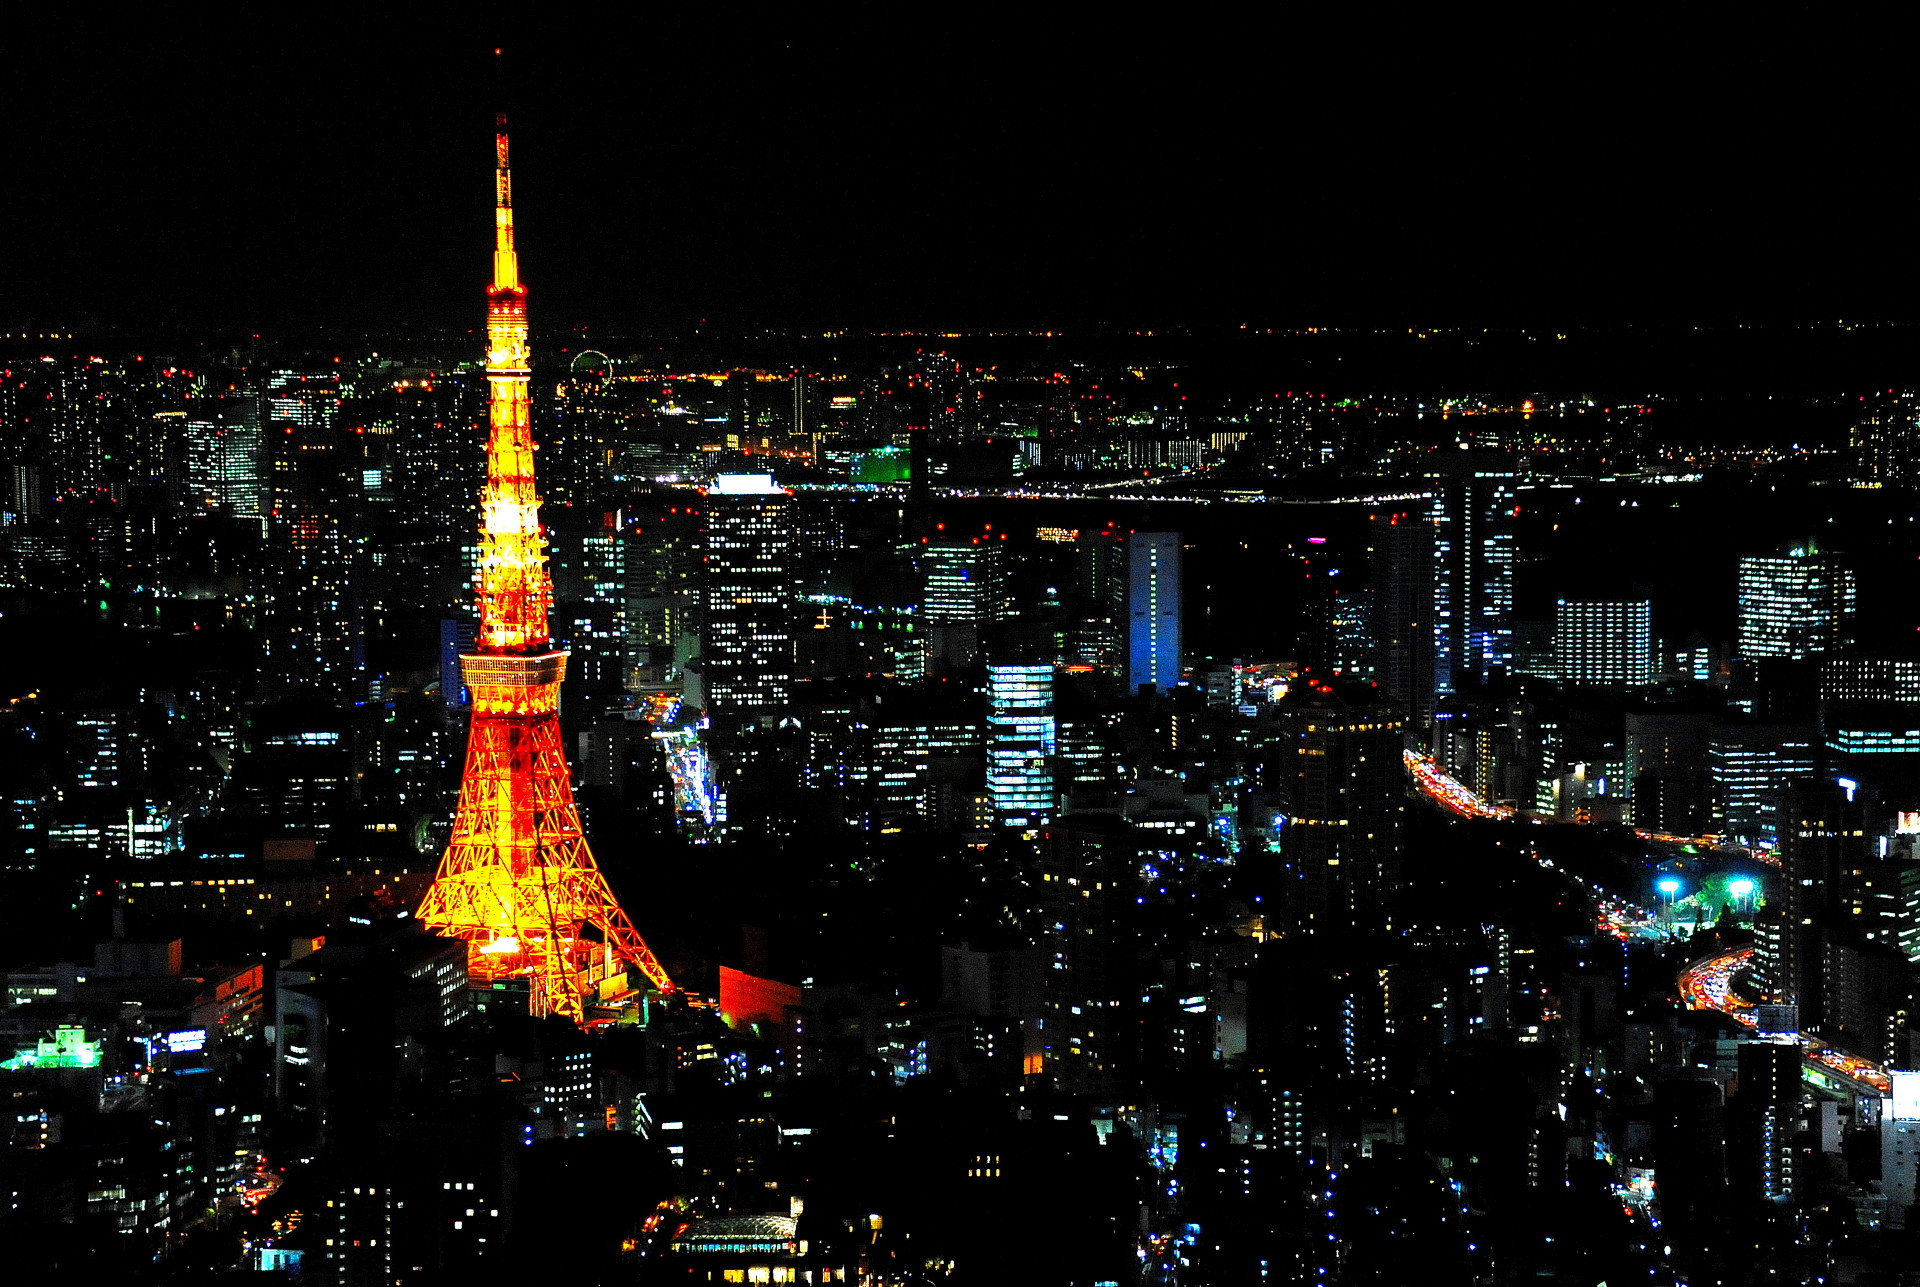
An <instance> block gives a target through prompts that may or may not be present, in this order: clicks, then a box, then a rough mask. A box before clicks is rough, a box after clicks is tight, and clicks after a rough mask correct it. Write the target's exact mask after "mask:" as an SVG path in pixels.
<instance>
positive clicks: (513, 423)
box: [419, 117, 673, 1022]
mask: <svg viewBox="0 0 1920 1287" xmlns="http://www.w3.org/2000/svg"><path fill="white" fill-rule="evenodd" d="M494 147H495V151H496V157H497V159H496V169H495V176H496V177H495V202H494V248H493V285H492V287H491V288H490V289H489V290H488V292H487V386H488V389H489V394H490V401H489V410H488V417H487V419H488V427H487V486H486V490H485V491H484V492H483V493H482V494H481V499H480V575H479V610H480V626H479V630H478V632H477V635H476V639H475V645H474V652H473V655H472V656H462V657H461V658H460V668H461V673H462V674H463V675H464V676H465V677H466V681H467V687H468V688H469V689H470V690H471V691H472V694H473V725H472V728H471V730H470V731H469V733H468V735H467V762H466V769H465V771H464V772H463V773H462V775H461V778H460V804H459V808H458V810H457V812H456V813H455V815H454V820H453V837H452V840H451V841H450V842H449V843H448V845H447V852H446V854H445V856H444V857H442V858H441V860H440V869H439V871H438V872H436V873H435V875H434V879H433V886H432V888H430V889H429V890H428V891H427V896H426V898H425V900H423V901H422V902H421V904H420V911H419V917H420V922H421V924H423V925H424V926H426V927H427V928H428V929H430V930H432V931H433V932H435V933H437V934H443V935H446V936H447V937H449V938H460V939H465V940H466V941H467V944H468V950H467V968H468V972H469V974H470V976H471V977H472V979H473V980H474V981H475V982H491V981H494V980H499V979H508V978H525V979H526V980H527V983H528V992H529V996H528V1006H529V1008H530V1009H531V1010H532V1011H533V1013H535V1014H560V1015H565V1016H567V1017H568V1018H570V1019H573V1020H574V1021H576V1022H579V1021H580V1020H582V1019H583V1018H584V1015H585V1004H586V998H587V997H589V996H596V997H598V998H600V999H603V1000H613V999H616V998H618V997H619V996H623V995H627V994H628V992H629V989H628V987H627V985H626V977H627V971H628V970H629V968H631V969H635V970H638V971H639V972H640V973H641V974H643V975H645V976H646V978H647V980H648V981H649V982H650V983H651V984H652V985H653V986H654V987H656V988H658V989H659V990H661V991H662V992H670V991H672V990H673V983H672V981H671V980H670V979H668V978H667V974H666V971H665V970H663V969H662V968H661V967H660V963H659V962H658V961H657V960H655V959H654V955H653V953H652V952H650V951H648V950H647V945H646V943H645V942H643V941H642V940H641V938H640V935H639V933H638V931H636V930H635V929H634V928H633V924H632V922H630V921H629V920H628V919H627V916H626V913H625V912H623V911H621V910H620V905H619V903H617V902H615V901H614V897H613V891H612V890H611V889H609V888H608V887H607V881H606V877H605V876H603V875H601V873H600V868H599V867H598V865H596V864H595V862H594V860H593V852H592V851H591V850H590V849H588V848H587V839H586V836H585V835H583V834H582V832H581V828H580V810H579V808H578V806H577V805H575V803H574V800H573V786H572V783H571V782H570V781H569V777H568V770H567V760H566V754H565V751H564V750H563V749H562V745H561V739H560V681H561V679H562V678H563V676H564V675H565V673H566V667H567V654H566V653H565V652H562V651H559V650H557V649H555V648H554V647H553V646H552V639H551V637H550V636H549V635H548V633H547V608H548V606H549V604H550V603H551V602H552V599H553V582H552V579H551V578H550V577H549V575H548V573H547V560H546V537H545V535H544V534H543V532H542V530H541V527H540V510H539V506H540V502H539V497H538V495H537V494H536V492H535V490H534V479H533V432H532V428H531V425H530V422H529V415H528V409H529V402H528V394H527V389H528V380H529V377H530V374H531V367H530V365H529V363H528V360H527V356H528V355H527V300H526V289H525V288H524V287H522V286H521V285H520V265H519V261H518V258H517V257H516V255H515V253H514V248H513V199H512V196H513V194H512V186H511V180H510V177H509V172H508V169H507V130H506V118H505V117H501V118H500V119H499V121H498V122H497V129H496V132H495V135H494Z"/></svg>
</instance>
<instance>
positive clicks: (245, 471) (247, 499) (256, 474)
mask: <svg viewBox="0 0 1920 1287" xmlns="http://www.w3.org/2000/svg"><path fill="white" fill-rule="evenodd" d="M190 405H191V408H192V409H191V411H189V413H188V415H187V419H186V434H187V485H188V494H189V495H190V496H191V497H192V498H193V500H194V501H195V502H197V503H201V504H207V505H213V506H217V507H219V508H220V509H223V510H225V511H227V512H228V513H231V514H237V515H240V516H243V517H250V518H261V517H264V516H265V515H266V513H267V509H268V496H267V489H266V487H265V485H264V483H265V479H266V473H267V470H266V460H265V446H266V444H265V437H264V435H263V434H262V432H261V428H260V400H259V399H258V398H256V397H253V396H252V395H250V394H239V393H236V394H233V395H231V396H228V397H224V398H217V399H215V398H209V399H200V400H196V401H195V402H193V403H192V404H190Z"/></svg>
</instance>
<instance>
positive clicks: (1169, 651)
mask: <svg viewBox="0 0 1920 1287" xmlns="http://www.w3.org/2000/svg"><path fill="white" fill-rule="evenodd" d="M1179 682H1180V534H1179V533H1178V532H1135V533H1134V534H1133V535H1132V536H1131V537H1129V538H1128V539H1127V691H1128V692H1130V693H1137V692H1139V691H1140V690H1141V688H1143V687H1148V686H1150V687H1152V689H1153V690H1154V691H1155V692H1157V693H1166V692H1169V691H1171V690H1172V689H1173V687H1174V685H1176V684H1178V683H1179Z"/></svg>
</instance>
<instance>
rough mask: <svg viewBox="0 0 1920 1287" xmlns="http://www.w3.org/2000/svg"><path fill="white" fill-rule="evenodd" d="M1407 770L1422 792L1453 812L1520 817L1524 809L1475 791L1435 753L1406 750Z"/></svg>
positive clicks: (1488, 816) (1478, 816) (1472, 815)
mask: <svg viewBox="0 0 1920 1287" xmlns="http://www.w3.org/2000/svg"><path fill="white" fill-rule="evenodd" d="M1403 758H1404V759H1405V760H1406V764H1407V772H1409V773H1411V774H1412V775H1413V784H1414V785H1415V786H1416V787H1418V788H1419V789H1420V793H1421V794H1422V795H1424V796H1426V797H1427V798H1428V799H1429V800H1432V801H1433V802H1434V803H1435V804H1438V805H1439V806H1440V807H1441V808H1443V809H1445V810H1447V811H1448V812H1449V813H1455V814H1458V815H1459V816H1460V817H1462V818H1517V817H1519V816H1520V811H1519V810H1518V809H1516V808H1514V807H1513V806H1512V805H1510V804H1495V803H1493V802H1492V801H1490V800H1483V799H1481V798H1480V797H1479V796H1478V795H1476V794H1474V791H1473V789H1472V788H1471V787H1469V786H1467V785H1466V784H1465V783H1463V782H1461V781H1460V780H1459V779H1458V778H1455V777H1453V776H1452V775H1450V774H1449V773H1448V772H1447V771H1446V770H1445V769H1443V768H1441V767H1440V766H1439V765H1438V764H1436V763H1434V760H1433V757H1432V756H1431V755H1421V754H1419V753H1417V752H1414V751H1406V752H1404V753H1403Z"/></svg>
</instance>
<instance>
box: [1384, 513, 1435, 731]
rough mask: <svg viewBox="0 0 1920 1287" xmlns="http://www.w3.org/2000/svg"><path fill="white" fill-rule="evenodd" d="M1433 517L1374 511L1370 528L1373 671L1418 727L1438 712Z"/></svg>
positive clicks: (1391, 697) (1387, 695)
mask: <svg viewBox="0 0 1920 1287" xmlns="http://www.w3.org/2000/svg"><path fill="white" fill-rule="evenodd" d="M1433 534H1434V525H1433V521H1432V520H1431V519H1430V518H1428V517H1427V516H1426V515H1425V514H1421V513H1414V512H1410V511H1401V512H1399V513H1393V514H1375V515H1373V516H1372V522H1371V523H1370V525H1369V526H1368V529H1367V562H1368V578H1367V579H1368V582H1369V584H1370V585H1371V588H1372V595H1373V612H1372V617H1373V621H1372V626H1373V630H1372V634H1373V647H1374V654H1373V656H1374V675H1375V677H1376V679H1377V681H1378V683H1379V685H1380V691H1381V692H1382V693H1383V694H1385V695H1386V697H1387V700H1389V701H1391V702H1392V703H1393V704H1394V706H1395V707H1396V708H1397V709H1399V710H1401V711H1403V712H1404V713H1405V714H1406V715H1407V717H1408V719H1409V720H1411V721H1412V722H1413V723H1415V724H1416V725H1424V724H1425V723H1426V721H1427V720H1428V719H1430V718H1431V717H1432V715H1433V696H1434V687H1433V685H1434V676H1433V648H1434V638H1435V636H1434V628H1433Z"/></svg>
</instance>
